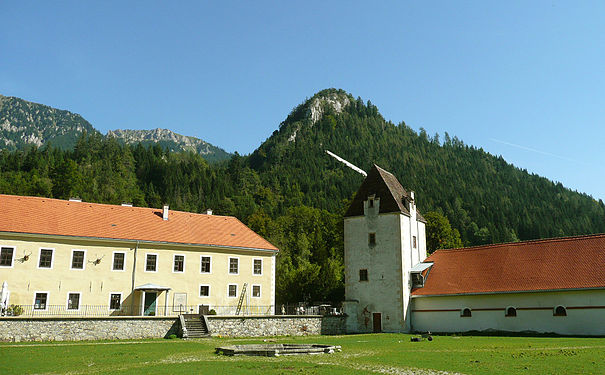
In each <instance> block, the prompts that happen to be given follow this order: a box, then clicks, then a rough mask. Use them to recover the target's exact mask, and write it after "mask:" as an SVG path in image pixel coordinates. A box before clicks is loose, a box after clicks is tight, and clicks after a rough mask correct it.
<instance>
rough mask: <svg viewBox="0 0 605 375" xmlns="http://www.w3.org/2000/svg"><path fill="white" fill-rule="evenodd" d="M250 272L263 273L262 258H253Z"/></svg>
mask: <svg viewBox="0 0 605 375" xmlns="http://www.w3.org/2000/svg"><path fill="white" fill-rule="evenodd" d="M252 273H253V274H254V275H257V276H258V275H262V274H263V260H262V259H254V261H253V265H252Z"/></svg>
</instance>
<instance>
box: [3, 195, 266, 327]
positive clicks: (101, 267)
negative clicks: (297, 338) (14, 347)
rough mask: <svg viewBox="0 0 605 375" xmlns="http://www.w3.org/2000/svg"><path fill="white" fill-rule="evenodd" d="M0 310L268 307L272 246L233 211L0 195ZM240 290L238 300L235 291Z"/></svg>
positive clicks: (247, 310) (258, 310) (161, 311)
mask: <svg viewBox="0 0 605 375" xmlns="http://www.w3.org/2000/svg"><path fill="white" fill-rule="evenodd" d="M0 207H2V209H3V215H2V218H0V282H6V283H7V285H8V291H9V293H5V294H8V295H9V296H8V298H6V299H5V301H0V302H4V303H5V306H4V307H5V308H6V307H8V306H10V305H19V306H20V307H21V308H22V309H23V311H22V312H21V313H22V314H31V315H32V316H35V315H49V316H52V315H97V316H103V315H177V314H179V313H182V312H188V313H190V312H196V313H197V312H198V311H200V309H201V310H203V311H209V310H210V309H214V310H215V311H216V312H217V313H219V314H234V313H235V312H236V311H237V310H238V308H237V307H238V305H240V300H241V306H240V311H241V312H240V313H242V314H273V313H274V308H275V307H274V305H275V256H276V254H277V252H278V249H277V248H276V247H275V246H273V245H272V244H270V243H269V242H268V241H266V240H264V239H263V238H261V237H260V236H258V235H257V234H256V233H254V232H253V231H252V230H250V229H249V228H247V227H246V226H245V225H244V224H243V223H241V222H240V221H239V220H237V219H236V218H233V217H226V216H217V215H212V214H211V213H210V212H208V213H207V214H194V213H188V212H179V211H173V210H169V208H168V207H167V206H166V207H164V208H163V209H160V210H158V209H152V208H140V207H132V206H116V205H106V204H94V203H86V202H80V201H65V200H57V199H47V198H37V197H19V196H10V195H0ZM242 295H243V298H242Z"/></svg>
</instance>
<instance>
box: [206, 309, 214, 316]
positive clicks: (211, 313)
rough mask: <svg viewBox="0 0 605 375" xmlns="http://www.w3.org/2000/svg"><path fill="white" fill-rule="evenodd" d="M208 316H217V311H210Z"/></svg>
mask: <svg viewBox="0 0 605 375" xmlns="http://www.w3.org/2000/svg"><path fill="white" fill-rule="evenodd" d="M208 315H216V310H214V309H211V310H210V311H208Z"/></svg>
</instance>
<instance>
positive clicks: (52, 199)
mask: <svg viewBox="0 0 605 375" xmlns="http://www.w3.org/2000/svg"><path fill="white" fill-rule="evenodd" d="M0 197H12V198H17V199H21V198H25V199H32V200H38V201H45V200H49V201H55V202H64V203H68V204H69V203H74V204H83V205H86V204H89V205H90V204H94V205H97V206H107V207H120V208H123V209H129V208H131V209H138V210H155V211H160V212H161V211H162V207H142V206H134V205H133V206H122V205H121V204H112V203H98V202H86V201H82V200H80V201H72V200H69V199H60V198H48V197H37V196H33V195H15V194H0ZM170 212H171V213H182V214H192V215H204V216H214V217H222V218H232V219H237V218H236V217H234V216H228V215H216V214H214V213H213V214H212V215H207V214H204V213H200V212H191V211H180V210H175V209H171V210H170ZM240 222H241V221H240Z"/></svg>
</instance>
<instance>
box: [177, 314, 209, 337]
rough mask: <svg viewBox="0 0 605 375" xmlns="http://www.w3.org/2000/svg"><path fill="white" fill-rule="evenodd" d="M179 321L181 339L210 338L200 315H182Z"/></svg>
mask: <svg viewBox="0 0 605 375" xmlns="http://www.w3.org/2000/svg"><path fill="white" fill-rule="evenodd" d="M180 319H181V330H182V333H183V338H196V337H209V336H210V334H209V332H208V327H206V322H205V321H204V317H203V316H202V315H201V314H183V315H181V316H180Z"/></svg>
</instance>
